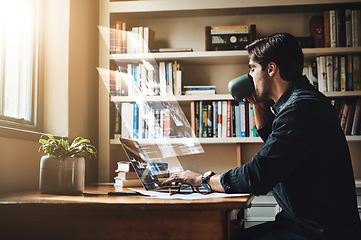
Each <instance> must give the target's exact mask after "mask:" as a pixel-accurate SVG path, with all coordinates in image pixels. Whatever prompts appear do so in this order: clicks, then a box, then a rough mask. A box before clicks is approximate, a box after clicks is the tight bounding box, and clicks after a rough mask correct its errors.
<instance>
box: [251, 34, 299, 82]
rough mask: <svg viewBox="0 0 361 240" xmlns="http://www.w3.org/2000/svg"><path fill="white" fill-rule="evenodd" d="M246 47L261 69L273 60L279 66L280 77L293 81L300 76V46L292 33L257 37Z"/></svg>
mask: <svg viewBox="0 0 361 240" xmlns="http://www.w3.org/2000/svg"><path fill="white" fill-rule="evenodd" d="M246 48H247V50H248V54H249V57H250V59H251V60H252V61H254V62H256V63H259V64H260V65H261V66H262V70H265V69H266V67H267V65H268V64H269V63H270V62H274V63H276V65H277V66H278V67H279V70H280V76H281V78H282V79H284V80H286V81H293V80H294V79H296V78H299V77H301V76H302V71H303V53H302V48H301V47H300V46H299V44H298V41H297V39H296V38H295V37H294V36H293V35H291V34H289V33H277V34H274V35H271V36H269V37H265V38H261V39H258V40H256V41H254V42H253V43H251V44H249V45H248V46H247V47H246Z"/></svg>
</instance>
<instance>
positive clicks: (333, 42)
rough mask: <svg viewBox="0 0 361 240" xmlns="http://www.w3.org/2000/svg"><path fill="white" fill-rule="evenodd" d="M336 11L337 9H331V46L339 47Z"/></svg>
mask: <svg viewBox="0 0 361 240" xmlns="http://www.w3.org/2000/svg"><path fill="white" fill-rule="evenodd" d="M336 24H337V23H336V11H335V10H331V11H330V42H331V47H332V48H334V47H337V42H336V34H337V33H336V29H337V27H336Z"/></svg>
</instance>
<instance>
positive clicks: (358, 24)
mask: <svg viewBox="0 0 361 240" xmlns="http://www.w3.org/2000/svg"><path fill="white" fill-rule="evenodd" d="M310 33H311V36H312V37H313V38H314V43H315V47H316V48H322V47H358V46H361V17H360V10H359V9H336V10H329V11H324V12H323V15H317V16H313V17H312V18H311V20H310Z"/></svg>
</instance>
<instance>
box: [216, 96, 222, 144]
mask: <svg viewBox="0 0 361 240" xmlns="http://www.w3.org/2000/svg"><path fill="white" fill-rule="evenodd" d="M217 106H218V107H217V114H218V117H217V125H218V127H217V137H218V138H221V137H222V102H221V101H217Z"/></svg>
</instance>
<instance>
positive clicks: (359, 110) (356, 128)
mask: <svg viewBox="0 0 361 240" xmlns="http://www.w3.org/2000/svg"><path fill="white" fill-rule="evenodd" d="M360 114H361V98H358V99H356V105H355V113H354V119H353V123H352V129H351V135H359V132H360Z"/></svg>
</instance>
